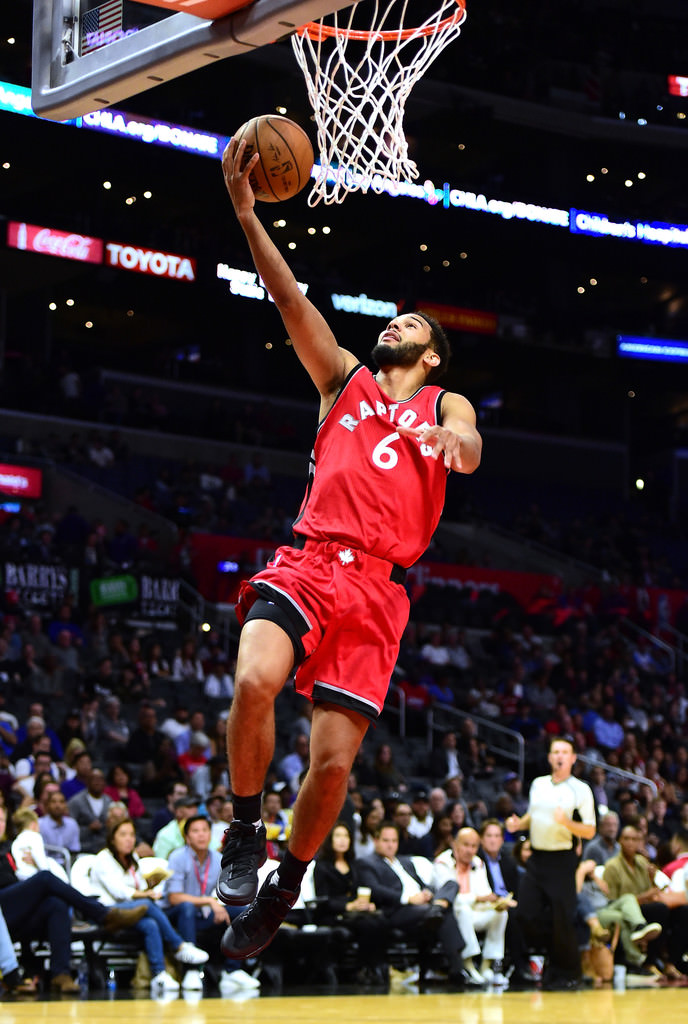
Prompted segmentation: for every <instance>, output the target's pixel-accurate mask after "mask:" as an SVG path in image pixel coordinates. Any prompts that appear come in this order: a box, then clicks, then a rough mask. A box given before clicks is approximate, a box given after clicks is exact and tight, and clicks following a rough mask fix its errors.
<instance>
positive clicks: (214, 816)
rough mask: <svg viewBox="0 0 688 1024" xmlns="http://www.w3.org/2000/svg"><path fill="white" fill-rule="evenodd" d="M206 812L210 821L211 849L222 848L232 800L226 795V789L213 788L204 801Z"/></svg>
mask: <svg viewBox="0 0 688 1024" xmlns="http://www.w3.org/2000/svg"><path fill="white" fill-rule="evenodd" d="M205 809H206V814H207V815H208V820H209V821H210V831H211V837H210V846H211V849H213V850H220V851H221V850H222V845H223V843H224V838H225V830H226V828H227V826H228V825H229V823H230V822H231V820H232V813H233V808H232V801H231V800H230V799H229V797H228V796H227V789H218V790H213V792H212V793H211V794H210V795H209V796H208V797H207V799H206V801H205Z"/></svg>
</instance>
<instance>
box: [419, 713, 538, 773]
mask: <svg viewBox="0 0 688 1024" xmlns="http://www.w3.org/2000/svg"><path fill="white" fill-rule="evenodd" d="M466 719H470V720H471V721H472V722H474V723H475V725H476V726H477V730H478V737H479V738H480V739H482V740H485V742H486V743H487V744H488V746H489V748H490V753H492V754H496V755H498V756H499V757H502V758H504V760H506V761H513V762H514V764H515V765H516V766H517V767H516V768H515V769H514V770H515V771H518V774H519V776H520V777H521V778H523V776H524V772H525V763H526V741H525V740H524V738H523V736H522V735H521V733H520V732H516V730H515V729H508V728H507V727H506V726H505V725H499V724H498V723H497V722H493V721H492V719H490V718H481V717H480V716H478V715H473V714H469V713H468V712H467V711H460V710H459V708H455V707H451V706H449V705H447V704H433V705H432V707H431V708H430V710H429V711H428V716H427V724H428V732H427V742H428V750H432V748H433V746H434V743H433V740H434V737H435V733H436V732H439V731H440V730H441V731H443V732H444V731H446V730H447V729H448V728H449V729H455V728H456V725H457V723H458V722H463V721H465V720H466ZM505 742H506V743H508V744H509V745H508V746H505V745H504V744H505Z"/></svg>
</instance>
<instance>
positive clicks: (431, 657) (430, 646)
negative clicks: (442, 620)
mask: <svg viewBox="0 0 688 1024" xmlns="http://www.w3.org/2000/svg"><path fill="white" fill-rule="evenodd" d="M420 656H421V658H422V659H423V661H425V662H427V663H428V665H432V666H433V667H434V668H442V667H444V666H446V665H449V664H450V657H449V650H448V648H447V646H446V644H445V643H444V638H443V636H442V630H441V629H433V631H432V632H431V634H430V639H429V640H428V641H427V642H426V643H424V644H423V646H422V647H421V649H420Z"/></svg>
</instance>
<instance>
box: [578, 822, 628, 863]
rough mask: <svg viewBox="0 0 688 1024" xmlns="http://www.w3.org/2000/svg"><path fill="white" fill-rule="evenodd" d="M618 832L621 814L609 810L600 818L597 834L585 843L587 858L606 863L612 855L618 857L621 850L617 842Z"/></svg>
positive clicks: (584, 853)
mask: <svg viewBox="0 0 688 1024" xmlns="http://www.w3.org/2000/svg"><path fill="white" fill-rule="evenodd" d="M618 834H619V815H618V814H617V813H616V811H607V813H606V814H604V815H602V817H601V818H600V819H599V824H598V826H597V835H596V836H595V837H594V838H593V839H591V840H590V841H589V842H588V843H586V844H585V847H584V851H583V856H584V857H585V859H586V860H594V861H595V863H596V864H606V863H607V861H608V860H610V859H611V858H612V857H616V856H617V855H618V854H619V853H620V852H621V847H620V846H619V844H618V842H617V836H618Z"/></svg>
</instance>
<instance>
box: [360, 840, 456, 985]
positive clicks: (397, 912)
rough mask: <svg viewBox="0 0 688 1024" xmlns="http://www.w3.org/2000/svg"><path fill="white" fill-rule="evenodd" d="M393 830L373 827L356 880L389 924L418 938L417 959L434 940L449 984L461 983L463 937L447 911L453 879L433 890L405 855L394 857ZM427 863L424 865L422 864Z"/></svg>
mask: <svg viewBox="0 0 688 1024" xmlns="http://www.w3.org/2000/svg"><path fill="white" fill-rule="evenodd" d="M398 849H399V833H398V831H397V828H396V826H395V825H393V824H392V823H391V822H389V821H383V822H382V823H381V824H380V825H379V826H378V828H377V829H376V830H375V853H374V854H372V855H371V856H370V857H362V858H360V859H359V860H357V861H356V871H357V874H358V879H359V883H360V884H361V885H364V886H369V887H370V890H371V897H370V898H371V900H372V902H373V903H374V904H375V906H376V907H377V908H378V910H381V911H382V912H383V913H384V914H385V916H386V918H387V920H388V921H389V924H390V925H391V927H392V928H398V929H399V930H400V931H402V932H404V933H408V934H409V935H411V936H412V937H413V938H414V939H416V940H417V941H418V945H419V948H420V951H421V957H422V956H423V954H424V953H425V952H428V951H429V949H430V948H431V947H432V946H433V945H434V943H435V942H436V941H437V940H439V942H440V944H441V945H442V949H443V951H444V954H445V956H446V958H447V963H448V965H449V982H450V985H451V986H452V987H457V986H458V987H462V985H463V975H462V962H461V955H460V953H461V950H462V949H463V947H464V941H463V938H462V937H461V933H460V931H459V929H458V925H457V924H456V920H455V918H454V914H453V912H452V904H453V902H454V897H455V896H456V894H457V892H458V883H457V882H447V883H446V884H445V885H443V886H442V888H441V889H440V890H439V891H437V892H433V890H432V889H431V888H430V886H429V885H428V884H427V883H426V882H424V881H423V879H422V878H421V877H420V875H419V874H418V872H417V870H416V867H415V866H414V863H413V859H412V858H411V857H408V856H403V855H402V856H401V857H398V856H397V851H398ZM428 866H429V864H428Z"/></svg>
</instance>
